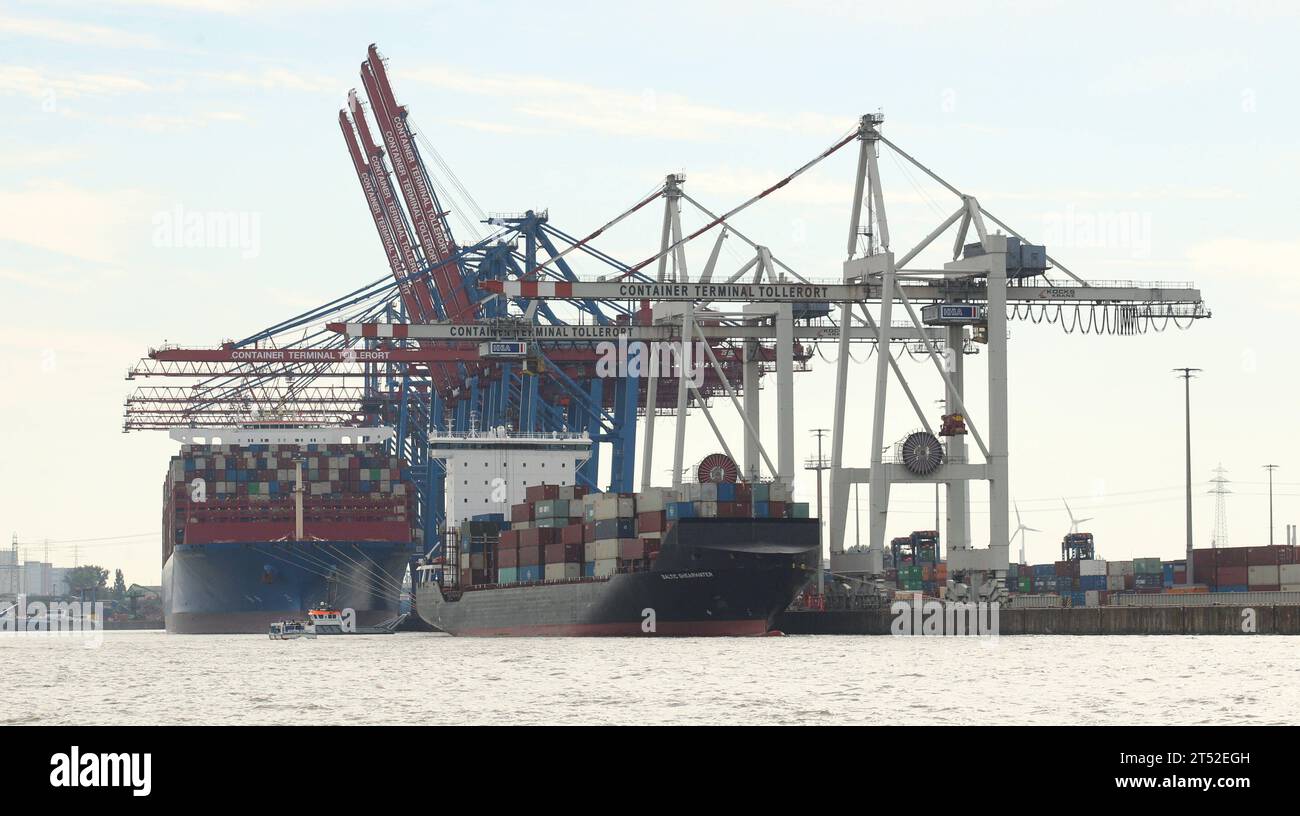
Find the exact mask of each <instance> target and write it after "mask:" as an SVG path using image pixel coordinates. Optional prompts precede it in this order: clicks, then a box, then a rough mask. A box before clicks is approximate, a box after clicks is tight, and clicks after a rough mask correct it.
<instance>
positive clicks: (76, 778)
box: [50, 745, 153, 796]
mask: <svg viewBox="0 0 1300 816" xmlns="http://www.w3.org/2000/svg"><path fill="white" fill-rule="evenodd" d="M152 760H153V754H97V753H94V752H87V753H84V754H83V753H81V749H80V748H79V747H78V746H76V745H74V746H72V750H71V751H69V752H68V753H66V754H63V753H58V754H55V755H54V756H52V757H50V765H51V766H53V768H54V770H52V771H50V786H51V787H54V788H130V789H131V795H132V796H148V795H149V792H150V791H151V790H153V781H152V774H151V768H150V766H151V763H152Z"/></svg>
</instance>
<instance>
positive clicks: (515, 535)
mask: <svg viewBox="0 0 1300 816" xmlns="http://www.w3.org/2000/svg"><path fill="white" fill-rule="evenodd" d="M501 546H502V547H509V548H511V549H518V547H519V531H518V530H502V531H501Z"/></svg>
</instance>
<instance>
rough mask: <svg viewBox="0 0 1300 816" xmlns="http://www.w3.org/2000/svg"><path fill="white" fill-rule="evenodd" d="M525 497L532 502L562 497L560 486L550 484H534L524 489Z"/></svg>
mask: <svg viewBox="0 0 1300 816" xmlns="http://www.w3.org/2000/svg"><path fill="white" fill-rule="evenodd" d="M524 498H526V499H527V500H528V501H529V502H530V503H531V502H538V501H549V500H551V499H558V498H560V486H559V485H549V484H541V485H532V486H530V487H527V488H525V489H524Z"/></svg>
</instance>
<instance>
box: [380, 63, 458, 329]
mask: <svg viewBox="0 0 1300 816" xmlns="http://www.w3.org/2000/svg"><path fill="white" fill-rule="evenodd" d="M368 53H369V58H368V59H367V60H366V61H365V62H363V63H362V64H361V81H362V84H363V85H364V86H365V88H366V94H367V96H368V97H369V99H370V108H371V110H372V111H373V112H374V115H375V120H376V122H377V123H378V125H379V133H380V135H381V137H382V138H383V141H384V146H385V147H386V148H387V149H388V155H389V157H390V158H391V160H392V163H393V172H394V173H395V175H396V176H397V182H398V187H399V188H400V189H401V191H402V200H403V201H404V202H405V203H406V209H407V212H408V213H409V214H410V216H411V224H412V226H413V227H414V230H415V235H416V237H417V239H418V241H419V246H420V249H421V250H422V251H423V253H424V259H425V261H426V262H427V263H428V265H429V269H430V276H431V278H432V280H433V284H434V288H435V291H436V292H437V294H438V297H439V299H440V300H441V307H442V309H441V310H442V315H441V317H442V318H443V319H446V320H450V321H453V322H472V321H473V320H474V318H475V312H476V306H475V304H474V303H473V302H472V301H471V300H470V297H469V295H468V293H467V292H466V291H465V285H464V281H463V279H462V276H461V270H460V266H459V265H458V264H457V262H456V257H455V256H456V251H457V250H456V245H455V243H454V242H453V240H452V236H451V229H450V227H449V226H448V224H447V220H446V215H445V213H444V212H443V211H442V209H441V208H440V207H439V205H438V201H437V199H436V197H435V196H434V193H433V185H432V183H431V182H430V180H429V177H428V174H427V173H426V171H425V169H424V163H423V162H422V161H421V160H420V155H419V152H418V151H417V150H416V147H415V141H414V139H413V138H412V136H411V132H410V130H409V129H408V128H407V125H406V117H407V110H406V108H405V107H404V106H402V105H399V104H398V103H397V100H396V98H395V97H394V96H393V89H392V85H391V84H390V83H389V81H388V73H387V71H386V69H385V68H384V61H383V58H382V57H380V55H379V50H378V49H377V48H376V47H375V46H374V45H373V44H372V45H371V46H370V49H369V52H368Z"/></svg>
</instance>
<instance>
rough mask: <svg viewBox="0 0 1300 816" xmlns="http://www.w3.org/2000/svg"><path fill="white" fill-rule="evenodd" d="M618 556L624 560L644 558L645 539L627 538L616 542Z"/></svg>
mask: <svg viewBox="0 0 1300 816" xmlns="http://www.w3.org/2000/svg"><path fill="white" fill-rule="evenodd" d="M618 557H619V558H621V559H623V560H624V561H638V560H640V559H642V558H645V541H644V540H643V539H640V538H629V539H625V540H623V541H620V542H619V543H618Z"/></svg>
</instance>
